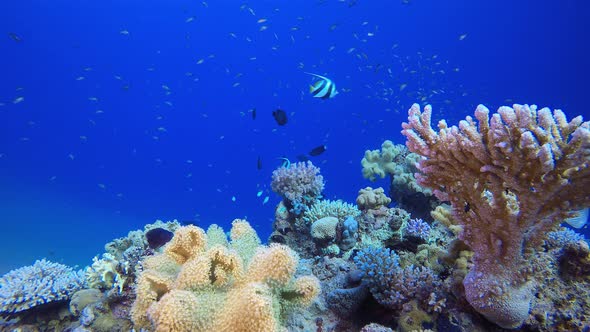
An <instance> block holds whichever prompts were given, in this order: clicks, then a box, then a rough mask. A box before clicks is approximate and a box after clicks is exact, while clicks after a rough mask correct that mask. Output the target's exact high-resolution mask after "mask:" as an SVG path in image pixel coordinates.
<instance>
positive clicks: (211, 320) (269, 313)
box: [131, 220, 320, 331]
mask: <svg viewBox="0 0 590 332" xmlns="http://www.w3.org/2000/svg"><path fill="white" fill-rule="evenodd" d="M230 239H231V240H230V241H229V242H228V246H224V245H222V244H217V245H215V246H213V247H211V248H208V246H207V242H208V237H207V235H206V234H205V231H203V230H202V229H200V228H198V227H195V226H186V227H182V228H180V229H178V230H177V232H176V233H175V235H174V237H173V239H172V241H171V242H170V243H168V244H167V245H166V246H165V247H164V253H162V254H158V255H155V256H152V257H149V258H147V259H146V260H145V262H144V267H145V270H144V271H143V272H142V273H141V275H140V277H139V279H138V284H137V287H136V292H137V298H136V300H135V303H134V304H133V307H132V310H131V316H132V319H133V322H134V324H135V325H136V328H153V329H155V331H279V330H282V329H283V328H284V327H283V325H282V324H283V322H284V320H285V314H286V313H287V312H288V311H289V308H293V307H297V306H307V305H309V304H310V303H311V301H313V299H314V298H315V297H316V296H317V295H318V293H319V291H320V286H319V282H318V281H317V279H316V278H314V277H312V276H300V277H298V278H295V277H294V276H295V270H296V267H297V265H298V257H297V255H296V254H295V253H294V252H293V251H292V250H291V249H289V248H288V247H286V246H284V245H280V244H273V245H270V246H268V247H265V246H260V240H259V239H258V236H257V235H256V232H255V231H254V230H253V229H252V228H251V227H250V225H249V224H248V223H247V222H246V221H242V220H235V221H234V222H233V223H232V230H231V232H230Z"/></svg>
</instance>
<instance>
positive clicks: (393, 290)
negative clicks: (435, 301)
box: [354, 248, 442, 309]
mask: <svg viewBox="0 0 590 332" xmlns="http://www.w3.org/2000/svg"><path fill="white" fill-rule="evenodd" d="M354 262H355V264H356V266H357V268H358V269H359V270H361V271H362V272H363V280H364V282H365V283H366V284H367V286H368V287H369V290H370V291H371V294H372V295H373V297H374V298H375V300H377V302H379V303H380V304H381V305H383V306H385V307H388V308H391V309H401V307H402V306H403V304H405V303H407V302H408V301H410V300H413V299H416V300H418V301H419V302H421V303H424V304H425V305H428V300H429V298H430V296H431V294H432V293H434V292H436V289H437V288H440V287H441V285H442V282H441V280H440V279H439V277H438V276H437V275H436V274H435V273H434V272H433V271H432V270H431V269H430V268H427V267H414V266H413V265H411V266H408V267H405V268H401V267H400V265H399V256H398V255H397V254H396V253H395V252H393V251H391V250H390V249H387V248H365V249H363V250H361V251H360V252H359V253H358V254H357V256H355V257H354Z"/></svg>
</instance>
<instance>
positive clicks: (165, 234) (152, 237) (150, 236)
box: [145, 228, 174, 249]
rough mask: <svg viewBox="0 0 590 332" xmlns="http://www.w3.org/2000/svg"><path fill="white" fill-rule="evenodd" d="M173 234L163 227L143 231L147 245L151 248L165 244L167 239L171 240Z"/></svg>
mask: <svg viewBox="0 0 590 332" xmlns="http://www.w3.org/2000/svg"><path fill="white" fill-rule="evenodd" d="M173 236H174V233H172V232H170V231H169V230H166V229H163V228H154V229H150V230H149V231H147V232H146V233H145V238H146V239H147V241H148V245H149V246H150V248H152V249H158V248H160V247H161V246H163V245H165V244H166V243H168V241H170V240H172V237H173Z"/></svg>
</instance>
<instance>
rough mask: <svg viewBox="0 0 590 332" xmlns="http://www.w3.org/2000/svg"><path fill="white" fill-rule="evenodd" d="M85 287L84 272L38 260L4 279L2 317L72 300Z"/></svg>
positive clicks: (0, 295) (0, 282)
mask: <svg viewBox="0 0 590 332" xmlns="http://www.w3.org/2000/svg"><path fill="white" fill-rule="evenodd" d="M84 284H85V281H84V277H83V274H82V271H74V270H73V269H72V268H70V267H68V266H65V265H63V264H59V263H54V262H51V261H48V260H45V259H42V260H38V261H36V262H35V263H34V264H33V265H31V266H25V267H21V268H18V269H16V270H12V271H10V272H8V273H6V274H5V275H4V276H2V278H0V315H1V316H14V315H16V314H21V313H23V312H25V311H27V310H30V309H32V308H36V307H39V306H42V305H46V304H50V303H56V302H63V301H68V300H69V299H70V297H71V296H72V294H73V293H74V292H76V291H77V290H79V289H81V288H82V287H84Z"/></svg>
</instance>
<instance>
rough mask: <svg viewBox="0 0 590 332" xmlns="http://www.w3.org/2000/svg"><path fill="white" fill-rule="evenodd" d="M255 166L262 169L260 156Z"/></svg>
mask: <svg viewBox="0 0 590 332" xmlns="http://www.w3.org/2000/svg"><path fill="white" fill-rule="evenodd" d="M256 168H257V169H259V170H261V169H262V158H260V156H258V160H257V161H256Z"/></svg>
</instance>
